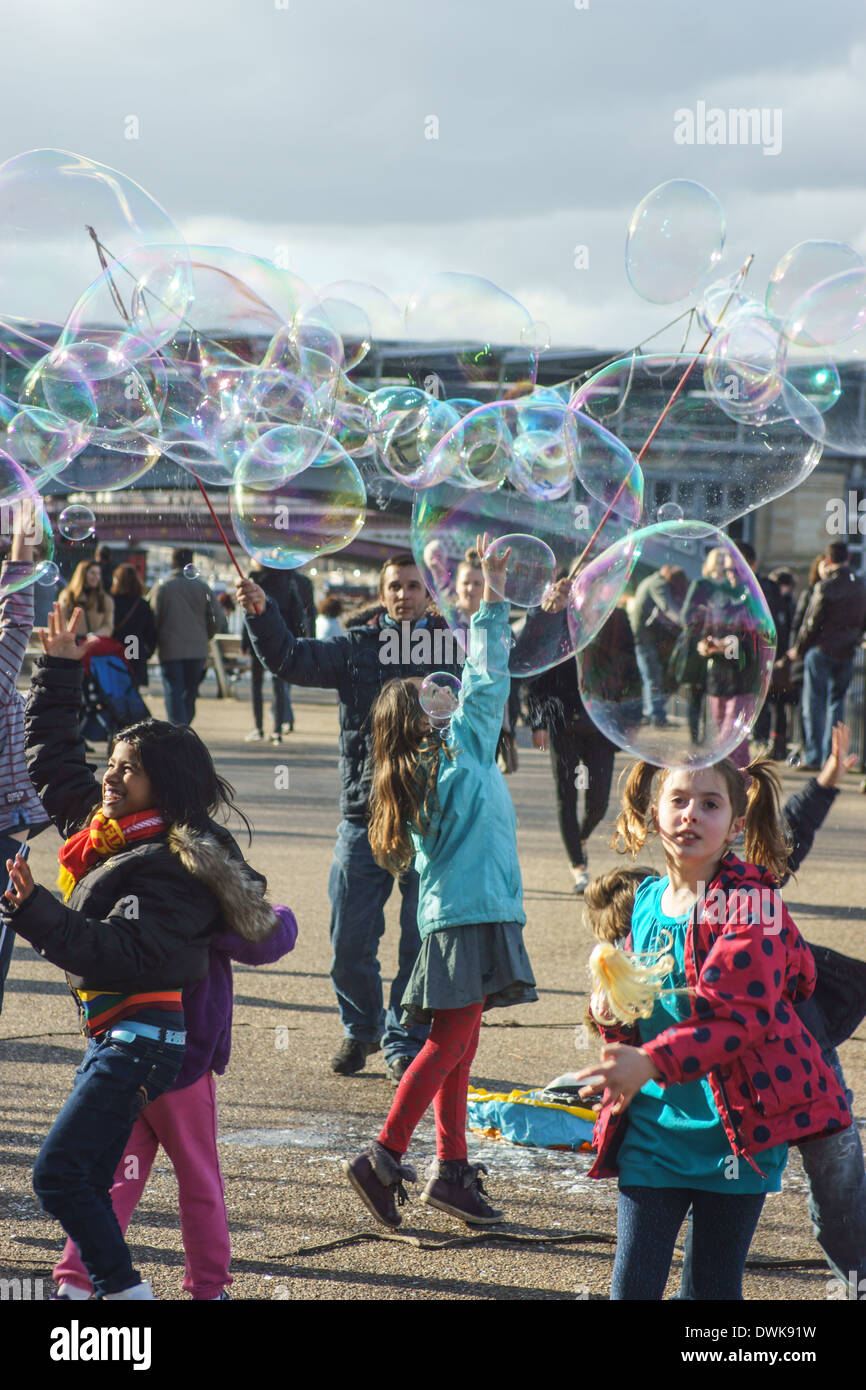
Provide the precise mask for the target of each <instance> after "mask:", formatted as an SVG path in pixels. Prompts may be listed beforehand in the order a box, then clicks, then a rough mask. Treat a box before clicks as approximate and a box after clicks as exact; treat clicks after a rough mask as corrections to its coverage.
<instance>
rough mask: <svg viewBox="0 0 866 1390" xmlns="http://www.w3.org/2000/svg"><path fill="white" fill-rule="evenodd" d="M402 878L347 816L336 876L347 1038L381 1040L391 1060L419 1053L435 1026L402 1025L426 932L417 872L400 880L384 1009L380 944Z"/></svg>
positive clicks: (337, 945)
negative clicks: (396, 944) (393, 966)
mask: <svg viewBox="0 0 866 1390" xmlns="http://www.w3.org/2000/svg"><path fill="white" fill-rule="evenodd" d="M393 887H394V878H393V876H392V875H391V874H389V873H388V870H387V869H381V868H380V867H379V865H378V864H377V863H376V861H375V859H374V858H373V852H372V850H371V849H370V841H369V840H368V839H367V827H366V826H364V825H357V824H354V823H353V822H351V821H345V820H344V821H341V822H340V826H339V829H338V830H337V843H336V845H335V846H334V861H333V863H332V864H331V876H330V879H329V880H328V897H329V898H330V900H331V946H332V948H333V956H332V959H331V980H332V983H333V986H334V990H335V992H336V995H337V1006H338V1008H339V1010H340V1018H341V1019H342V1023H343V1028H344V1030H345V1032H346V1036H347V1037H350V1038H354V1039H355V1041H356V1042H363V1043H373V1042H379V1041H381V1044H382V1047H383V1049H384V1052H385V1060H386V1061H387V1062H391V1061H393V1060H394V1059H395V1058H397V1057H414V1056H416V1054H417V1053H418V1052H419V1051H420V1049H421V1047H422V1046H423V1044H424V1042H425V1041H426V1039H427V1034H428V1032H429V1029H427V1028H426V1027H423V1026H421V1025H419V1024H413V1025H412V1027H409V1028H406V1027H404V1026H403V1024H402V1023H401V1022H400V1019H401V1016H402V1012H403V1011H402V1008H401V1000H402V998H403V994H404V992H405V990H406V986H407V984H408V983H409V976H410V975H411V973H412V967H413V965H414V964H415V960H416V958H417V955H418V952H419V950H420V949H421V938H420V936H419V935H418V921H417V917H418V875H417V874H416V873H415V870H414V869H410V870H409V872H408V873H407V874H405V875H404V877H403V878H402V879H401V880H400V882H399V888H400V892H401V894H402V898H403V901H402V904H401V907H400V950H399V958H398V966H397V976H396V979H395V980H394V982H393V984H392V985H391V995H390V998H389V1001H388V1012H387V1014H386V1013H385V1011H384V1008H383V997H382V974H381V971H380V969H379V959H378V950H379V941H380V938H381V936H382V934H383V932H384V930H385V903H386V902H387V901H388V898H389V897H390V896H391V889H392V888H393Z"/></svg>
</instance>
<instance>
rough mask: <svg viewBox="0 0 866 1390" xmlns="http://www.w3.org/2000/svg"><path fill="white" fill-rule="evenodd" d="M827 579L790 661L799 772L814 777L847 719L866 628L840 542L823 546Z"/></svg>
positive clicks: (862, 601) (859, 590)
mask: <svg viewBox="0 0 866 1390" xmlns="http://www.w3.org/2000/svg"><path fill="white" fill-rule="evenodd" d="M825 570H826V573H825V577H824V578H823V579H822V580H821V581H820V583H819V584H816V585H815V589H814V591H813V594H812V598H811V599H810V601H809V606H808V608H807V609H806V615H805V617H804V618H803V623H802V626H801V628H800V631H799V632H798V633H797V637H796V640H795V642H794V645H793V647H792V648H791V649H790V651H789V653H788V655H789V656H790V657H791V660H792V661H795V660H796V659H797V658H798V657H804V661H803V734H804V742H805V761H804V762H803V763H801V764H800V766H801V767H802V768H805V769H807V770H809V771H816V770H817V769H818V768H819V767H820V766H821V764H822V763H823V762H825V761H826V759H827V758H828V757H829V756H830V742H831V738H832V733H833V728H834V725H836V724H839V723H842V722H843V721H844V718H845V695H846V692H847V690H848V686H849V685H850V684H851V676H852V674H853V671H854V653H855V651H856V649H857V647H858V646H859V644H860V641H861V639H862V637H863V631H864V628H866V586H864V585H863V583H862V581H861V580H859V579H858V578H857V577H856V576H855V575H853V574H852V573H851V570H850V569H849V567H848V547H847V545H846V544H845V542H844V541H832V542H831V544H830V545H828V546H827V551H826V563H825Z"/></svg>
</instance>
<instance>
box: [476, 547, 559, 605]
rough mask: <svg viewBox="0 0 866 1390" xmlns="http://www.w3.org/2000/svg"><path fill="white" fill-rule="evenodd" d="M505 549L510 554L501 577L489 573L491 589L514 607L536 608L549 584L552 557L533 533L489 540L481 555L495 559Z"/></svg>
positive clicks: (549, 550) (487, 558) (553, 561)
mask: <svg viewBox="0 0 866 1390" xmlns="http://www.w3.org/2000/svg"><path fill="white" fill-rule="evenodd" d="M506 550H510V551H511V554H510V555H509V557H508V565H507V567H506V571H505V576H504V580H503V579H499V578H497V577H495V576H492V577H491V578H490V579H489V580H488V583H489V584H490V587H491V589H492V590H493V591H494V593H497V594H499V596H500V598H505V599H508V601H509V602H510V603H513V604H514V605H515V607H517V608H536V607H537V606H538V605H539V604H540V603H541V600H542V599H543V598H544V596H545V594H546V593H547V590H548V589H549V587H550V585H551V584H552V583H553V576H554V574H555V572H556V556H555V555H554V553H553V551H552V550H551V548H550V546H549V545H546V544H545V542H544V541H542V540H539V538H538V537H537V536H521V535H507V536H500V537H499V538H498V539H497V540H494V541H492V542H491V544H490V547H489V549H488V550H487V551H486V552H485V554H484V556H483V557H482V558H483V559H485V560H494V561H498V560H501V559H502V557H503V555H504V554H505V552H506ZM500 584H501V585H502V587H501V588H500V587H499V586H500Z"/></svg>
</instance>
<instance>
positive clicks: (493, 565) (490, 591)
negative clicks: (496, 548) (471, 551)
mask: <svg viewBox="0 0 866 1390" xmlns="http://www.w3.org/2000/svg"><path fill="white" fill-rule="evenodd" d="M493 542H494V538H493V537H492V536H490V535H488V533H487V532H486V531H485V532H484V534H483V535H480V536H476V537H475V547H476V549H477V551H478V554H479V555H480V556H481V569H482V571H483V574H484V602H485V603H501V602H502V600H503V598H504V597H505V575H506V571H507V569H508V561H509V560H510V559H511V546H510V545H509V546H506V548H505V550H503V552H502V554H501V555H490V556H488V554H487V551H488V550H489V549H490V547H491V545H493Z"/></svg>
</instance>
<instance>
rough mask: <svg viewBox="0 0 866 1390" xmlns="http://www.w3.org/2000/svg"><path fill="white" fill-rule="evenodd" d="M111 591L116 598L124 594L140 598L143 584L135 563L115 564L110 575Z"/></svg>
mask: <svg viewBox="0 0 866 1390" xmlns="http://www.w3.org/2000/svg"><path fill="white" fill-rule="evenodd" d="M111 592H112V593H113V594H114V595H115V597H117V598H120V597H122V596H123V595H126V594H128V595H129V596H130V597H133V596H134V597H135V598H141V596H142V594H143V593H144V585H143V584H142V582H141V578H140V576H139V573H138V570H137V569H136V568H135V565H118V566H117V569H116V570H115V571H114V575H113V576H112V583H111Z"/></svg>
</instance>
